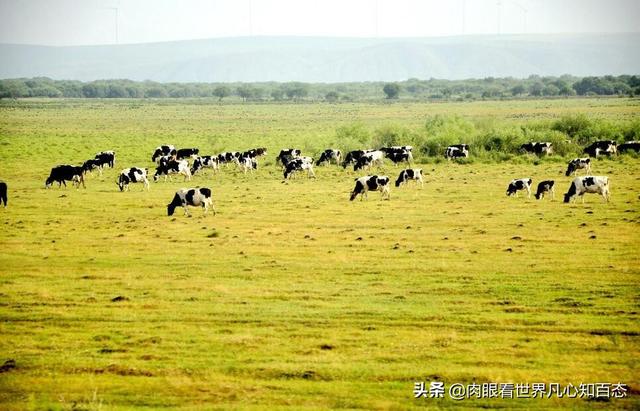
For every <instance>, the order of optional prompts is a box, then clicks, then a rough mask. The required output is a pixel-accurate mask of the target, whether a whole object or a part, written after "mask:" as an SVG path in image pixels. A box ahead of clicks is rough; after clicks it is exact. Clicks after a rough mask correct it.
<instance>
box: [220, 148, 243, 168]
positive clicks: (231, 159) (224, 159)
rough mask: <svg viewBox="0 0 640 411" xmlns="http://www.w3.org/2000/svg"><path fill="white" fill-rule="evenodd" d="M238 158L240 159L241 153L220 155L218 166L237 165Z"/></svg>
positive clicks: (227, 152)
mask: <svg viewBox="0 0 640 411" xmlns="http://www.w3.org/2000/svg"><path fill="white" fill-rule="evenodd" d="M238 158H240V152H239V151H225V152H224V153H220V154H218V164H226V165H227V166H229V164H231V163H235V162H236V160H237V159H238Z"/></svg>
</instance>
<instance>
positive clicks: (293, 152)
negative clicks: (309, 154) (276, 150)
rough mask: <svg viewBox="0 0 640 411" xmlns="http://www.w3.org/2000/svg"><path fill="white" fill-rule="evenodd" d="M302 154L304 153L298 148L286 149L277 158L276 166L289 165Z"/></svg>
mask: <svg viewBox="0 0 640 411" xmlns="http://www.w3.org/2000/svg"><path fill="white" fill-rule="evenodd" d="M301 154H302V151H301V150H299V149H297V148H285V149H282V150H280V154H278V157H276V164H278V163H280V164H282V165H283V166H285V165H286V164H287V162H288V161H291V159H293V158H296V157H298V156H299V155H301Z"/></svg>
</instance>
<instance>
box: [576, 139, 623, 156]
mask: <svg viewBox="0 0 640 411" xmlns="http://www.w3.org/2000/svg"><path fill="white" fill-rule="evenodd" d="M584 153H585V154H589V155H590V156H591V157H598V156H599V155H600V154H606V155H608V156H611V155H613V154H618V146H617V145H616V142H615V141H613V140H603V141H596V142H595V143H592V144H591V145H590V146H588V147H587V148H585V149H584Z"/></svg>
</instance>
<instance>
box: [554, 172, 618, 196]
mask: <svg viewBox="0 0 640 411" xmlns="http://www.w3.org/2000/svg"><path fill="white" fill-rule="evenodd" d="M585 193H593V194H600V195H602V199H603V200H604V202H605V203H606V202H608V201H609V199H610V197H611V195H610V193H609V177H602V176H585V177H576V178H574V179H573V181H572V182H571V185H570V186H569V191H568V192H567V193H565V195H564V202H565V203H569V202H572V201H574V200H575V197H576V196H579V197H582V202H583V203H584V194H585Z"/></svg>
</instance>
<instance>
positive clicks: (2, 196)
mask: <svg viewBox="0 0 640 411" xmlns="http://www.w3.org/2000/svg"><path fill="white" fill-rule="evenodd" d="M7 191H8V189H7V183H5V182H4V181H0V204H2V205H3V207H7V200H8V196H7Z"/></svg>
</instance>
